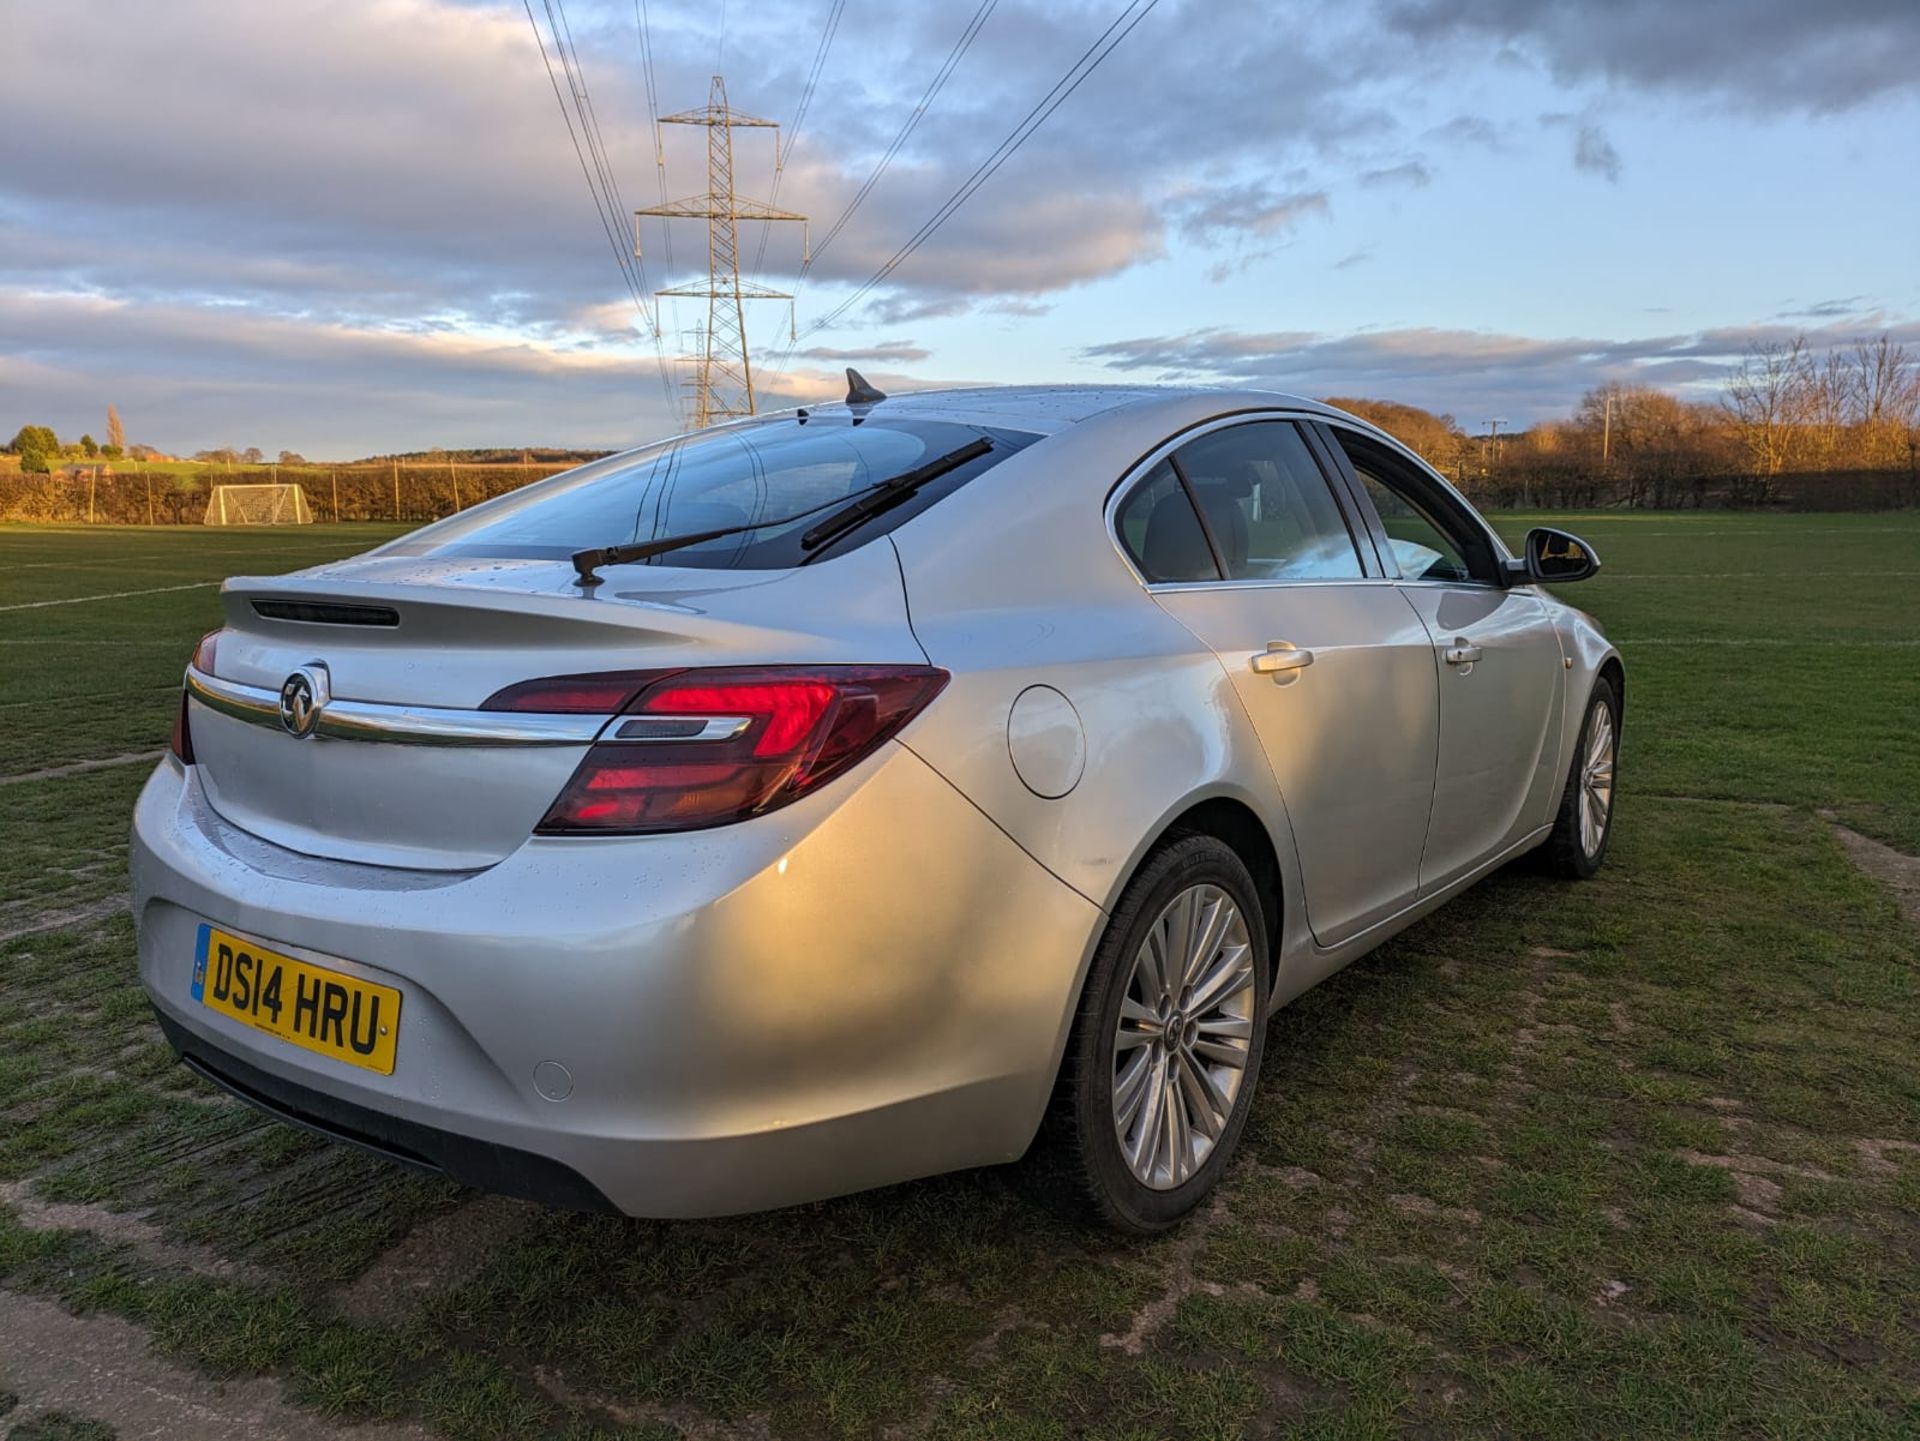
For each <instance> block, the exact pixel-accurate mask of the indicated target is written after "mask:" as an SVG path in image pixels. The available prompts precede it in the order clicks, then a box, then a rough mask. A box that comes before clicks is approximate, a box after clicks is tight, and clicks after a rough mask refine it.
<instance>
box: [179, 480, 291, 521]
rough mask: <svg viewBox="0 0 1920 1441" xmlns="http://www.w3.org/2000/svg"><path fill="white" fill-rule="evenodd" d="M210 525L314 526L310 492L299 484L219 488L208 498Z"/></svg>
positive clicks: (218, 486)
mask: <svg viewBox="0 0 1920 1441" xmlns="http://www.w3.org/2000/svg"><path fill="white" fill-rule="evenodd" d="M205 523H206V524H208V525H312V524H313V510H312V508H311V507H309V506H308V504H307V493H306V492H305V491H304V490H302V489H300V487H299V486H297V485H216V486H215V487H214V488H213V493H212V494H211V495H209V496H208V497H207V518H206V522H205Z"/></svg>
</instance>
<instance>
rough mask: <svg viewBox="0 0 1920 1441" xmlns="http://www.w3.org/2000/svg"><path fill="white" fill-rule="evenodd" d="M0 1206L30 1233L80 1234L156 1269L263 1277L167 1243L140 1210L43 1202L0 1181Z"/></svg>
mask: <svg viewBox="0 0 1920 1441" xmlns="http://www.w3.org/2000/svg"><path fill="white" fill-rule="evenodd" d="M0 1203H4V1204H6V1205H8V1206H11V1207H12V1208H13V1210H14V1213H15V1215H16V1216H17V1217H18V1218H19V1221H20V1224H21V1225H23V1226H25V1227H26V1228H27V1229H28V1230H29V1231H84V1232H85V1233H86V1234H88V1235H89V1236H98V1237H100V1238H101V1239H102V1240H103V1241H117V1242H119V1243H120V1244H121V1245H123V1246H130V1247H132V1248H133V1249H134V1250H135V1251H137V1252H139V1253H140V1255H141V1256H142V1257H143V1258H145V1259H146V1260H148V1261H151V1262H153V1263H154V1264H155V1265H158V1266H164V1267H169V1268H175V1269H179V1270H186V1271H192V1272H194V1273H195V1274H197V1275H201V1276H218V1277H221V1278H223V1279H225V1280H230V1281H261V1282H263V1281H265V1280H267V1279H268V1278H267V1276H266V1273H265V1272H263V1271H260V1270H258V1269H256V1268H255V1267H252V1266H249V1265H247V1264H246V1263H245V1262H243V1261H230V1260H228V1259H227V1258H226V1257H225V1256H222V1255H220V1254H219V1253H217V1252H215V1251H211V1250H209V1249H208V1248H206V1247H205V1246H194V1245H189V1244H187V1243H185V1242H182V1241H175V1240H172V1239H171V1238H169V1237H168V1235H167V1234H166V1232H164V1231H162V1230H161V1229H160V1228H159V1227H158V1226H156V1225H154V1224H153V1223H152V1222H151V1221H149V1220H148V1219H147V1217H146V1213H145V1212H143V1211H109V1210H107V1209H106V1208H105V1207H102V1206H85V1205H72V1204H69V1203H66V1202H62V1201H42V1200H40V1199H39V1198H38V1197H36V1196H35V1195H34V1194H33V1193H32V1191H31V1190H30V1189H29V1188H28V1186H27V1183H26V1182H24V1181H0Z"/></svg>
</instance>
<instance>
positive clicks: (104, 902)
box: [0, 896, 129, 945]
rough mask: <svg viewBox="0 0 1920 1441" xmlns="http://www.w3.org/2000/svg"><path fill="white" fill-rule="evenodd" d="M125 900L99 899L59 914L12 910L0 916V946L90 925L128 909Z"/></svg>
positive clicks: (106, 897) (67, 908)
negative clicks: (27, 937)
mask: <svg viewBox="0 0 1920 1441" xmlns="http://www.w3.org/2000/svg"><path fill="white" fill-rule="evenodd" d="M128 905H129V903H128V901H127V898H126V897H125V896H103V897H102V898H101V899H99V900H97V901H88V902H87V903H86V904H85V905H80V906H64V907H62V908H61V909H59V910H53V911H39V912H27V913H20V912H19V911H17V910H16V909H15V908H14V907H7V908H6V910H5V911H4V912H0V945H4V944H6V943H7V942H8V941H17V940H19V939H20V938H21V937H22V936H37V935H39V934H41V933H42V932H44V931H62V930H65V929H66V928H67V927H68V926H84V925H91V924H92V923H93V922H95V921H103V920H105V919H106V918H107V917H108V916H117V915H119V914H120V912H122V911H124V910H126V909H128Z"/></svg>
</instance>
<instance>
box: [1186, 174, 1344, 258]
mask: <svg viewBox="0 0 1920 1441" xmlns="http://www.w3.org/2000/svg"><path fill="white" fill-rule="evenodd" d="M1175 210H1176V213H1177V214H1178V216H1179V222H1180V230H1181V233H1182V234H1184V235H1186V236H1188V237H1190V238H1192V239H1194V240H1199V241H1201V242H1203V243H1206V244H1216V245H1217V244H1219V243H1221V242H1222V241H1225V240H1228V239H1231V238H1233V237H1237V236H1246V235H1254V236H1276V235H1285V234H1286V233H1287V232H1289V231H1291V230H1292V229H1293V228H1294V227H1295V226H1297V225H1298V224H1299V223H1300V222H1301V220H1303V219H1305V218H1306V217H1307V216H1309V215H1325V214H1326V213H1327V192H1326V191H1324V190H1311V191H1296V192H1293V193H1290V194H1282V193H1279V192H1276V191H1275V190H1274V189H1273V188H1272V187H1271V186H1269V185H1265V184H1262V183H1260V182H1258V181H1254V182H1249V183H1247V184H1243V185H1229V186H1222V187H1219V188H1216V189H1212V190H1203V191H1195V192H1192V193H1190V194H1188V195H1186V196H1184V197H1182V198H1181V199H1180V200H1177V201H1176V202H1175Z"/></svg>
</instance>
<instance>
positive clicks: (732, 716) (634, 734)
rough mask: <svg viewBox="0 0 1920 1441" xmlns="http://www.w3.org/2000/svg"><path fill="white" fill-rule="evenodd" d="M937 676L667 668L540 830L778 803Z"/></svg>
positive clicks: (822, 775) (686, 823)
mask: <svg viewBox="0 0 1920 1441" xmlns="http://www.w3.org/2000/svg"><path fill="white" fill-rule="evenodd" d="M594 679H596V678H595V677H587V676H572V677H566V678H565V680H566V681H567V682H568V683H569V684H572V685H575V686H580V685H582V683H584V682H588V681H592V680H594ZM946 683H947V673H946V672H945V671H943V670H937V669H935V668H933V667H931V666H767V667H759V668H754V669H740V670H689V671H680V672H678V673H675V674H671V675H668V676H666V677H665V678H663V679H660V680H656V681H654V683H653V684H652V685H650V686H648V687H647V688H646V689H645V690H643V691H641V692H640V693H639V694H638V695H637V696H635V697H634V698H633V699H632V700H630V701H629V702H628V703H627V705H626V708H625V714H627V715H628V716H630V717H631V719H628V720H624V721H621V722H618V723H616V724H615V725H614V726H613V727H612V728H611V730H610V731H609V733H608V736H607V738H606V739H604V740H601V741H598V742H596V743H595V744H594V745H593V747H592V748H591V749H590V750H589V751H588V752H587V755H586V758H585V759H584V760H582V761H581V763H580V768H579V769H578V770H577V771H575V772H574V774H573V778H572V779H571V780H569V781H568V782H567V784H566V788H565V789H564V790H562V791H561V792H560V797H559V799H558V800H556V801H555V802H554V803H553V806H552V808H551V809H550V810H548V812H547V815H546V818H545V819H544V820H542V821H541V822H540V825H539V827H538V829H539V831H540V832H541V833H542V834H546V835H565V834H569V833H573V834H579V833H598V834H606V833H622V834H629V835H633V834H641V833H646V832H654V831H686V830H700V829H704V828H706V827H708V826H720V825H726V824H727V823H729V822H731V821H739V820H745V819H746V818H747V817H748V816H754V815H759V814H761V813H763V812H765V811H770V810H776V809H778V808H779V807H781V806H783V805H787V804H788V803H790V802H792V801H795V800H798V799H799V798H800V797H801V796H803V795H805V794H806V793H807V792H808V791H810V790H813V789H814V788H816V787H818V786H820V785H822V784H824V783H825V782H827V781H829V780H831V779H832V778H833V777H834V776H837V775H839V774H840V773H841V772H842V771H844V770H846V769H847V768H848V767H850V766H852V765H853V764H855V763H856V762H858V761H859V760H861V759H862V758H864V757H866V756H868V755H870V754H872V753H873V751H874V750H875V749H876V748H877V747H878V746H879V745H880V744H881V743H882V742H884V741H885V740H886V739H887V738H888V737H889V736H891V735H893V734H894V733H895V732H897V731H898V730H899V729H900V728H901V727H902V726H904V725H905V724H906V723H907V722H908V721H909V720H911V719H912V718H913V717H914V716H915V715H917V714H919V713H920V711H921V710H922V709H924V708H925V707H926V705H927V703H928V702H930V701H931V700H932V699H933V698H934V697H935V696H937V695H938V694H939V693H940V691H941V688H942V687H944V686H945V685H946ZM530 684H537V683H530ZM513 689H515V690H518V689H521V688H520V687H514V688H513Z"/></svg>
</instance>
